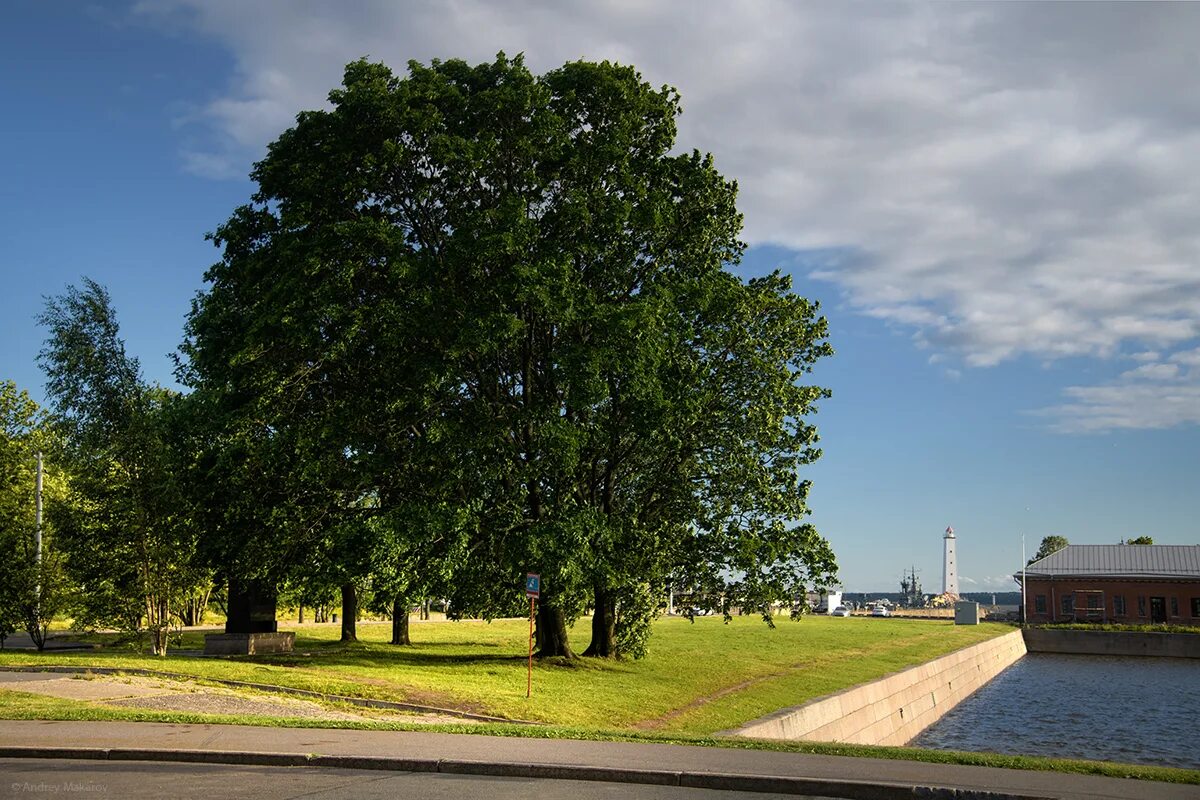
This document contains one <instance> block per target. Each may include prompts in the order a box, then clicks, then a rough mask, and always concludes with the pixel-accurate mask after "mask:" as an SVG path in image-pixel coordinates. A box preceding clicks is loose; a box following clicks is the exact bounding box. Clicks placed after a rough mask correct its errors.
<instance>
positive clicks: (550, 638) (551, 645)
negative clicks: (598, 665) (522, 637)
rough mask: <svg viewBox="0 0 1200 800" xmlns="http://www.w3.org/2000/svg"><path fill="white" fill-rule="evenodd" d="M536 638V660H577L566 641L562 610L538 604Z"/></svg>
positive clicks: (565, 623) (564, 616)
mask: <svg viewBox="0 0 1200 800" xmlns="http://www.w3.org/2000/svg"><path fill="white" fill-rule="evenodd" d="M536 636H537V648H538V651H537V656H538V658H549V657H551V656H561V657H562V658H577V656H576V655H575V653H574V652H573V651H572V650H571V645H570V643H569V642H568V641H567V618H566V615H564V614H563V612H562V609H560V608H556V607H555V606H553V605H549V604H546V605H543V604H542V603H538V607H537V633H536Z"/></svg>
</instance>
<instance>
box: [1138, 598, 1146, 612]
mask: <svg viewBox="0 0 1200 800" xmlns="http://www.w3.org/2000/svg"><path fill="white" fill-rule="evenodd" d="M1138 616H1139V617H1144V616H1146V596H1145V595H1142V594H1139V595H1138Z"/></svg>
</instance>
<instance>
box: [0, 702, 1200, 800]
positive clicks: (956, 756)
mask: <svg viewBox="0 0 1200 800" xmlns="http://www.w3.org/2000/svg"><path fill="white" fill-rule="evenodd" d="M0 719H33V720H66V721H93V720H98V721H122V722H173V723H193V724H210V725H211V724H217V725H220V724H227V725H237V724H243V725H244V724H246V723H247V720H246V718H244V717H232V716H226V715H218V714H190V713H183V712H173V711H150V710H139V709H130V708H113V707H108V706H101V705H97V704H94V703H87V702H82V701H73V700H62V699H59V698H55V697H44V696H41V695H36V694H27V693H22V692H16V691H6V690H0ZM253 724H254V725H260V726H267V727H284V728H345V729H353V730H422V731H431V732H437V733H486V734H488V735H491V736H520V737H526V738H541V739H582V740H603V741H624V742H653V743H657V744H683V745H692V746H700V747H725V748H736V749H745V750H770V751H775V752H790V753H812V754H818V755H836V756H852V757H860V758H887V759H899V760H906V761H921V762H926V763H935V764H969V765H973V766H982V767H1001V768H1005V769H1026V770H1050V771H1055V772H1067V773H1074V774H1080V775H1101V776H1105V777H1110V778H1133V779H1137V780H1150V781H1166V782H1170V783H1185V784H1200V770H1185V769H1173V768H1170V767H1147V766H1136V765H1130V764H1114V763H1111V762H1105V761H1081V760H1074V759H1063V758H1036V757H1032V756H1009V755H1000V754H996V753H965V752H956V751H944V750H917V749H914V748H908V747H871V746H866V745H848V744H826V743H821V742H776V741H764V740H755V739H730V738H715V737H711V736H689V735H686V734H665V733H657V734H655V733H635V732H630V731H620V730H607V731H605V730H592V729H581V728H568V727H562V726H549V725H547V726H534V727H531V726H528V725H418V724H412V723H407V724H406V723H403V722H392V721H386V722H385V721H378V722H375V721H372V722H340V721H339V722H329V721H321V720H313V719H311V718H294V717H255V718H254V719H253Z"/></svg>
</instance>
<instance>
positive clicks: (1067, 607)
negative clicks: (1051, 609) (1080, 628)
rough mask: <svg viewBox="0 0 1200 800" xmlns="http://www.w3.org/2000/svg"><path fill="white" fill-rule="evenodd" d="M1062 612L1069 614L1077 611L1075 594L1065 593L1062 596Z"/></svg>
mask: <svg viewBox="0 0 1200 800" xmlns="http://www.w3.org/2000/svg"><path fill="white" fill-rule="evenodd" d="M1062 612H1063V613H1064V614H1066V615H1067V616H1070V615H1072V614H1074V613H1075V595H1073V594H1064V595H1063V596H1062Z"/></svg>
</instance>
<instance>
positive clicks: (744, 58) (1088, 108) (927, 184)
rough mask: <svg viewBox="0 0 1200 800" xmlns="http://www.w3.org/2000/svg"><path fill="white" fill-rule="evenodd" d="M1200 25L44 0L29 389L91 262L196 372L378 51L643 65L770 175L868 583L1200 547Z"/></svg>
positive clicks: (10, 124)
mask: <svg viewBox="0 0 1200 800" xmlns="http://www.w3.org/2000/svg"><path fill="white" fill-rule="evenodd" d="M1196 9H1197V7H1193V6H1146V7H1142V6H1137V7H1132V6H1130V7H1113V6H1078V5H1072V6H1070V7H1069V8H1064V7H1062V6H1057V5H1038V6H1033V5H1026V4H1020V5H1018V4H1005V5H988V4H969V5H967V4H963V5H958V6H954V5H948V4H939V5H932V6H927V5H922V4H911V5H910V4H903V3H894V4H887V5H871V6H847V5H846V4H841V3H836V4H822V3H808V4H789V3H782V2H781V3H772V2H758V3H745V4H724V3H715V2H698V3H693V2H686V3H685V2H680V3H670V2H667V3H661V4H656V5H655V6H654V7H653V9H652V10H648V9H642V8H639V7H636V4H633V5H631V4H622V3H605V2H589V3H578V4H572V3H563V4H555V5H553V6H549V7H548V6H546V5H545V4H536V3H520V2H511V3H483V2H478V3H477V2H466V1H464V2H459V3H454V4H445V3H433V2H430V3H421V2H414V3H407V4H396V3H368V2H362V3H356V4H351V5H335V4H322V3H299V2H279V3H277V2H266V1H264V2H259V3H251V4H246V3H237V2H210V3H192V2H187V1H186V0H180V1H179V2H174V1H172V2H161V3H150V2H147V3H138V4H123V3H112V4H104V5H90V6H84V5H74V4H47V3H33V2H16V3H12V4H9V5H8V6H7V8H6V14H5V25H4V26H3V27H2V28H0V100H2V101H3V103H4V107H5V108H6V109H8V114H6V121H5V123H4V125H3V126H0V146H2V147H3V153H4V157H3V159H2V160H0V270H2V271H3V277H4V283H3V285H4V287H5V291H4V292H3V293H2V294H0V378H7V379H12V380H15V381H16V382H17V383H18V384H19V385H20V386H21V387H22V388H25V389H27V390H29V391H30V393H31V394H32V395H34V396H35V397H37V398H38V399H41V398H42V376H41V374H40V372H39V371H38V369H37V367H36V364H35V357H36V354H37V351H38V349H39V347H40V345H41V339H42V332H41V331H40V330H39V329H38V328H37V326H36V324H35V322H34V316H35V315H36V313H37V312H38V310H39V309H40V308H41V306H42V304H43V298H44V297H45V296H47V295H53V294H57V293H60V292H61V291H63V289H64V288H65V287H66V286H67V285H68V284H70V283H75V282H78V281H79V279H80V277H81V276H83V275H87V276H89V277H92V278H94V279H96V280H98V281H99V282H101V283H103V284H105V285H106V286H107V287H108V288H109V290H110V291H111V293H112V295H113V299H114V301H115V304H116V306H117V309H118V312H119V314H120V319H121V322H122V330H123V333H124V336H125V338H126V341H127V344H128V347H129V350H130V351H131V352H132V353H133V354H135V355H136V356H137V357H138V358H139V359H140V360H141V362H142V365H143V369H144V371H145V373H146V375H147V377H148V378H150V379H152V380H157V381H160V382H163V383H171V382H172V378H171V363H170V360H169V357H168V354H169V353H170V352H171V351H172V350H173V349H174V348H175V347H176V345H177V344H178V342H179V338H180V332H181V326H182V322H183V318H184V315H185V314H186V313H187V310H188V307H189V303H190V301H191V298H192V296H193V295H194V294H195V292H196V291H198V290H200V289H201V288H202V286H203V282H202V275H203V272H204V270H205V269H206V267H207V266H208V265H209V264H210V263H211V262H212V261H214V260H215V259H216V257H217V252H216V250H215V249H214V248H213V247H212V246H211V244H209V243H208V242H206V241H205V240H204V234H205V233H206V232H208V231H211V230H213V229H214V228H215V227H216V226H217V225H218V224H219V223H220V222H221V221H222V220H223V219H224V218H225V217H227V216H228V214H229V213H230V211H231V210H232V209H233V208H234V206H235V205H237V204H239V203H241V202H244V201H245V200H246V199H247V198H248V196H249V194H250V192H251V191H252V188H253V187H252V186H251V185H250V183H249V182H248V181H247V180H246V179H245V177H244V176H245V175H246V173H247V171H248V169H249V166H250V164H251V163H252V162H253V161H254V159H255V158H257V157H258V156H260V155H261V153H262V149H263V147H264V146H265V144H266V143H267V142H268V141H270V140H271V139H273V138H274V137H275V136H276V135H277V134H278V133H279V132H280V131H281V130H282V129H283V128H284V127H286V126H287V124H288V123H289V121H290V120H291V119H292V117H293V116H294V115H295V113H296V112H297V111H299V110H300V109H302V108H313V107H319V106H320V105H321V104H322V102H323V98H324V96H325V94H326V92H327V91H328V90H329V89H330V88H332V87H333V86H334V85H336V84H337V82H338V81H339V80H340V72H341V66H342V65H344V63H345V62H347V61H349V60H351V59H353V58H356V57H358V56H361V55H368V56H370V57H372V58H376V59H380V60H384V61H387V62H388V63H389V64H391V65H392V66H393V67H394V68H396V69H398V70H399V69H402V67H403V64H404V63H405V61H406V60H407V59H409V58H416V59H419V60H426V61H427V60H428V59H430V58H434V57H441V58H452V57H462V58H466V59H468V60H473V61H482V60H485V59H488V58H490V57H491V56H492V55H493V54H494V53H495V52H496V51H499V50H505V51H506V52H509V53H516V52H525V53H526V57H527V60H528V62H529V63H530V65H531V66H532V68H534V69H535V70H539V71H541V70H545V69H549V68H552V67H554V66H557V65H558V64H561V63H562V62H564V61H566V60H569V59H574V58H592V59H600V58H611V59H616V60H619V61H622V62H627V63H633V64H635V65H637V66H638V67H639V68H640V69H641V70H642V71H643V73H644V74H645V76H646V77H647V79H648V80H650V81H651V82H653V83H670V84H672V85H675V86H677V87H678V88H679V89H680V91H681V92H682V94H683V101H684V109H685V112H684V116H683V118H682V119H681V121H680V142H681V144H682V145H683V146H685V147H689V148H690V147H698V148H700V149H702V150H706V151H711V152H712V153H713V154H714V155H715V157H716V159H717V164H718V167H719V168H720V169H721V170H722V171H723V172H724V174H726V175H727V176H730V177H733V178H737V179H738V180H739V183H740V185H741V190H742V194H741V198H742V199H741V208H742V210H743V211H744V212H745V214H746V236H747V239H748V241H749V242H750V243H751V245H752V247H751V250H750V252H749V254H748V256H747V258H746V261H745V263H744V264H742V265H741V267H740V268H739V269H740V270H741V272H742V273H743V274H745V275H754V274H761V273H763V272H765V271H768V270H770V269H772V268H775V267H780V268H782V269H784V270H786V271H789V272H791V273H792V274H793V276H794V278H795V283H796V287H797V289H798V290H799V291H800V292H801V293H803V294H805V295H806V296H809V297H812V298H815V299H817V300H819V301H820V302H821V304H822V308H823V310H824V312H825V313H826V314H827V316H828V318H829V321H830V330H831V341H832V343H833V345H834V348H835V349H836V351H837V355H836V356H835V357H834V358H832V359H830V360H828V361H827V362H826V363H823V364H821V365H819V367H818V369H817V372H816V376H815V378H816V380H817V382H819V383H821V384H822V385H824V386H827V387H829V388H830V389H832V391H833V397H832V398H831V399H830V400H827V401H825V402H824V403H823V404H822V406H821V409H820V412H819V414H818V415H817V416H816V418H815V421H816V422H817V424H818V427H819V428H820V430H821V433H822V440H823V447H824V449H825V455H824V457H823V458H822V460H821V461H820V462H819V463H818V464H817V465H815V466H814V467H813V468H812V469H811V471H810V472H809V474H808V477H810V478H811V479H812V481H813V484H814V488H813V492H812V497H811V501H812V502H811V505H812V508H813V516H812V521H813V522H814V523H815V524H816V525H817V526H818V528H819V529H820V530H821V531H822V533H823V534H824V535H826V536H827V537H828V538H829V540H830V541H831V542H832V544H833V545H834V548H835V550H836V551H837V553H838V556H839V560H840V562H841V565H842V576H843V579H844V581H845V584H846V586H847V588H848V589H850V590H859V591H880V590H894V589H895V584H896V583H897V581H898V579H899V575H900V572H901V570H902V569H905V568H907V567H909V566H912V565H915V566H916V568H917V569H918V570H920V571H921V577H922V579H923V582H924V584H925V587H926V589H927V590H928V589H936V588H939V587H938V584H940V576H941V561H940V557H941V534H942V531H943V530H944V529H945V527H946V525H947V524H952V525H953V526H954V528H955V530H956V532H957V533H958V536H959V559H960V563H961V569H962V573H963V576H964V577H963V580H962V588H963V589H964V590H967V591H970V590H975V589H978V590H993V589H995V590H1006V589H1010V588H1014V586H1015V585H1014V584H1013V583H1012V582H1011V579H1010V578H1009V577H1008V576H1009V575H1010V574H1011V572H1012V571H1013V570H1014V569H1017V568H1019V566H1020V563H1021V560H1020V559H1021V550H1020V548H1021V535H1022V533H1024V534H1025V535H1026V540H1027V546H1028V548H1029V551H1030V552H1032V551H1033V550H1034V549H1035V548H1036V546H1037V543H1038V542H1039V541H1040V539H1041V537H1042V536H1044V535H1048V534H1052V533H1053V534H1062V535H1065V536H1067V537H1068V538H1069V539H1070V540H1071V541H1073V542H1078V543H1105V542H1116V541H1117V540H1119V539H1121V538H1124V537H1128V536H1132V535H1141V534H1148V535H1151V536H1153V537H1154V539H1155V541H1156V542H1159V543H1165V544H1193V543H1196V542H1198V541H1200V533H1198V532H1197V527H1196V523H1195V522H1194V520H1195V519H1196V518H1197V517H1198V516H1200V513H1198V512H1200V501H1198V500H1197V493H1196V492H1195V491H1194V488H1193V487H1194V485H1195V484H1196V477H1197V474H1198V467H1200V433H1198V430H1197V423H1198V422H1200V340H1198V339H1200V277H1198V276H1200V269H1198V266H1197V259H1198V258H1200V238H1198V237H1200V225H1197V224H1196V221H1197V217H1198V216H1200V198H1198V197H1197V195H1196V189H1195V188H1194V187H1196V186H1200V174H1198V173H1200V165H1198V164H1197V159H1195V158H1194V153H1195V148H1196V146H1197V144H1200V89H1197V88H1196V87H1194V86H1191V85H1183V84H1187V83H1191V82H1187V81H1180V80H1179V79H1178V77H1179V76H1180V75H1189V74H1195V71H1196V68H1197V67H1200V62H1198V57H1197V55H1196V53H1195V48H1194V46H1193V42H1194V40H1195V36H1196V34H1197V33H1200V12H1198V11H1197V10H1196ZM1118 45H1119V46H1118ZM1172 76H1174V77H1172Z"/></svg>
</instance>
